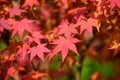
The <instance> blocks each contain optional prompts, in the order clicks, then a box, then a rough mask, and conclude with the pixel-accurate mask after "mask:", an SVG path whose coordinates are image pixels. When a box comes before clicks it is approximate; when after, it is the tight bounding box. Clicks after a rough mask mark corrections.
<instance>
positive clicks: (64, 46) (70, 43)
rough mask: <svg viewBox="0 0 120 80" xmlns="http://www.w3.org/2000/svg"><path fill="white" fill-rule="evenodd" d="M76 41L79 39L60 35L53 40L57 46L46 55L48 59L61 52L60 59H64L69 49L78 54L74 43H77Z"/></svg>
mask: <svg viewBox="0 0 120 80" xmlns="http://www.w3.org/2000/svg"><path fill="white" fill-rule="evenodd" d="M78 42H80V40H78V39H76V38H73V37H69V38H64V37H62V36H60V37H59V39H57V40H55V41H54V42H53V44H57V46H56V47H55V49H54V50H53V52H52V53H50V54H49V55H48V57H49V59H51V58H52V57H53V56H54V55H56V54H58V53H59V52H61V54H62V61H64V59H65V58H66V56H67V54H68V51H69V50H72V51H74V52H75V53H76V54H78V52H77V48H76V46H75V43H78Z"/></svg>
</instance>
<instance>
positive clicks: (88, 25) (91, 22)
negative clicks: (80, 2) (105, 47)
mask: <svg viewBox="0 0 120 80" xmlns="http://www.w3.org/2000/svg"><path fill="white" fill-rule="evenodd" d="M77 24H79V25H80V26H81V27H80V33H82V32H83V31H84V30H86V31H88V32H89V33H90V34H91V35H92V27H93V26H95V27H97V29H98V30H99V24H98V21H97V20H96V19H93V18H89V19H85V18H84V19H82V18H81V19H79V20H78V21H77Z"/></svg>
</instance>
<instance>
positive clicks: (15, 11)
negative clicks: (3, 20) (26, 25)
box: [8, 6, 26, 17]
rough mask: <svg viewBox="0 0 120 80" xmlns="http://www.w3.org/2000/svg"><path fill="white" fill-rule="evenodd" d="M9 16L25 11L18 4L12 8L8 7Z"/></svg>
mask: <svg viewBox="0 0 120 80" xmlns="http://www.w3.org/2000/svg"><path fill="white" fill-rule="evenodd" d="M8 12H9V15H10V17H13V16H15V15H21V13H22V12H26V11H24V10H22V9H20V8H19V6H14V7H13V8H10V9H9V10H8Z"/></svg>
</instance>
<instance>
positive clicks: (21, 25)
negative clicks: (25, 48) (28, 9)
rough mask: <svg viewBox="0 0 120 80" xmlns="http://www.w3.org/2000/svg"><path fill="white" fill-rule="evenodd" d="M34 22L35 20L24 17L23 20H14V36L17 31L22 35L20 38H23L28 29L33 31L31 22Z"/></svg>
mask: <svg viewBox="0 0 120 80" xmlns="http://www.w3.org/2000/svg"><path fill="white" fill-rule="evenodd" d="M33 22H34V21H33V20H29V19H23V20H21V21H14V23H13V26H12V30H13V32H12V37H13V36H14V35H15V34H16V33H18V34H19V36H20V39H22V37H23V34H24V31H28V32H30V33H32V32H33V29H32V27H33V25H31V24H33Z"/></svg>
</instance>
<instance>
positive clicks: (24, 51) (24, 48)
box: [16, 43, 30, 60]
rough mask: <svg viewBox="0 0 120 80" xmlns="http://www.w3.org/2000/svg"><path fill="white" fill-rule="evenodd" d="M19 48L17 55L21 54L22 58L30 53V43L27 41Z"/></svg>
mask: <svg viewBox="0 0 120 80" xmlns="http://www.w3.org/2000/svg"><path fill="white" fill-rule="evenodd" d="M18 48H19V50H18V52H17V53H16V56H20V57H21V60H24V59H25V56H26V55H27V54H28V50H29V49H30V45H29V44H27V43H24V44H23V46H22V47H20V46H19V47H18Z"/></svg>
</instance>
